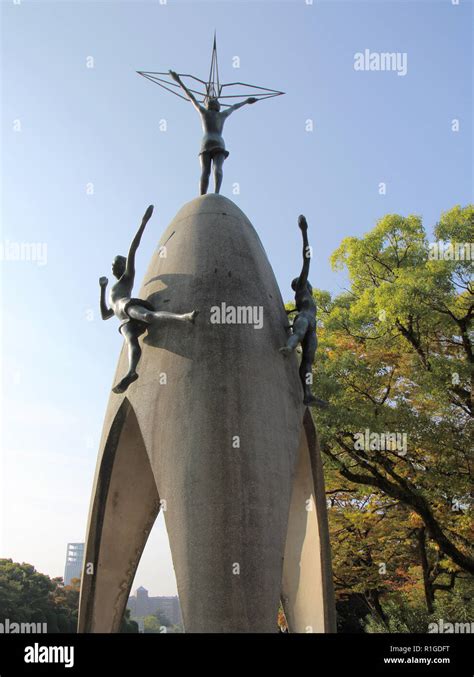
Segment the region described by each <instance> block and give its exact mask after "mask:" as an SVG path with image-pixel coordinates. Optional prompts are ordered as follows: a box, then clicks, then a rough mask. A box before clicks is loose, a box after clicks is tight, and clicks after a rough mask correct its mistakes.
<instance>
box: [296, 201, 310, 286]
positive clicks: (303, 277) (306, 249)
mask: <svg viewBox="0 0 474 677" xmlns="http://www.w3.org/2000/svg"><path fill="white" fill-rule="evenodd" d="M298 227H299V229H300V230H301V234H302V236H303V267H302V269H301V273H300V276H299V278H298V282H297V289H304V288H305V287H306V284H307V282H308V275H309V266H310V263H311V249H310V246H309V241H308V223H307V221H306V217H304V216H303V214H300V216H299V217H298Z"/></svg>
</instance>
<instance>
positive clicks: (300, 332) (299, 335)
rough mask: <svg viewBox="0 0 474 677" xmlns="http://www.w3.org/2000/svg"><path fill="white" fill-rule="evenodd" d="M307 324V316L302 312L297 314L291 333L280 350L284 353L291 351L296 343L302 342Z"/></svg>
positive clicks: (287, 353)
mask: <svg viewBox="0 0 474 677" xmlns="http://www.w3.org/2000/svg"><path fill="white" fill-rule="evenodd" d="M308 326H309V323H308V320H307V318H306V317H305V316H304V315H303V314H300V315H297V316H296V318H295V321H294V322H293V333H292V335H291V336H290V337H289V339H288V341H287V342H286V346H284V347H283V348H280V352H281V353H283V354H284V355H289V354H290V353H292V352H293V350H295V348H296V346H297V345H298V343H302V342H303V340H304V337H305V336H306V332H307V331H308Z"/></svg>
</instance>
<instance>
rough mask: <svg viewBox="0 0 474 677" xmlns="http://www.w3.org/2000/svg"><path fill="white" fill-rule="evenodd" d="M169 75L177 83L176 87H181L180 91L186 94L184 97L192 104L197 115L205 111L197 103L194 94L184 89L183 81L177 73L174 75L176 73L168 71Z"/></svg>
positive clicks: (186, 88)
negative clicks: (197, 112)
mask: <svg viewBox="0 0 474 677" xmlns="http://www.w3.org/2000/svg"><path fill="white" fill-rule="evenodd" d="M169 74H170V75H171V77H172V78H173V80H174V81H175V82H177V83H178V85H179V86H180V87H181V89H182V90H183V92H184V93H185V94H186V96H187V97H188V99H189V100H190V101H191V103H192V104H193V106H194V108H195V109H196V110H197V111H199V113H202V112H204V111H205V108H204V107H203V106H201V104H200V103H199V101H198V100H197V99H196V97H195V96H194V94H193V93H192V91H191V90H190V89H189V88H188V87H186V85H185V84H184V82H183V81H182V80H181V78H180V77H179V75H178V73H176V71H172V70H170V71H169Z"/></svg>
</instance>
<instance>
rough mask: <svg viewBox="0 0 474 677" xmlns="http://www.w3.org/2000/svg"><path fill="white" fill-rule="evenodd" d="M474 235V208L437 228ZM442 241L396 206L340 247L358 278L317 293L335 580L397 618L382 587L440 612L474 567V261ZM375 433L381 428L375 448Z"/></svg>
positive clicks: (448, 236)
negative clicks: (436, 252) (435, 252)
mask: <svg viewBox="0 0 474 677" xmlns="http://www.w3.org/2000/svg"><path fill="white" fill-rule="evenodd" d="M473 233H474V207H473V206H472V205H469V206H467V207H465V208H461V207H455V208H454V209H452V210H451V211H449V212H447V213H445V214H443V215H442V217H441V219H440V221H439V223H438V224H437V225H436V227H435V229H434V236H435V239H436V240H438V239H440V240H444V241H448V240H449V241H455V242H470V241H471V240H472V234H473ZM429 251H430V250H429V246H428V238H427V235H426V232H425V230H424V228H423V225H422V222H421V219H420V218H419V217H416V216H410V217H402V216H398V215H388V216H386V217H384V218H383V219H381V220H380V221H379V222H378V223H377V225H376V226H375V228H374V229H373V230H372V231H370V232H369V233H367V234H366V235H365V236H363V237H361V238H346V239H345V240H344V241H343V242H342V244H341V246H340V247H339V248H338V250H337V251H336V252H335V254H334V255H333V259H332V260H333V264H334V265H335V266H336V267H338V268H346V269H347V271H348V273H349V279H350V288H349V289H348V290H347V291H346V292H344V293H342V294H340V295H338V296H336V297H335V298H332V297H331V295H330V294H328V293H327V292H321V291H315V297H316V300H317V303H318V309H319V310H318V321H319V329H318V334H319V349H318V353H317V357H316V361H315V365H314V381H315V384H316V386H315V387H316V389H317V395H318V397H321V398H323V399H326V400H328V401H329V402H330V403H331V406H330V407H329V408H328V409H326V410H315V413H314V416H315V418H316V422H317V426H318V431H319V435H320V443H321V449H322V451H323V454H324V457H325V473H326V483H327V490H328V498H329V501H330V503H329V505H330V509H329V517H330V528H331V538H332V543H333V551H334V561H335V567H334V568H335V576H336V579H335V581H336V588H337V589H338V590H339V592H340V594H341V595H342V594H345V595H350V594H354V593H355V594H358V595H360V596H361V597H362V599H363V600H364V602H365V603H366V605H367V608H370V611H371V613H372V617H373V618H374V619H375V621H374V622H379V623H382V625H384V627H385V628H387V623H388V620H387V617H386V614H385V613H384V610H383V608H382V605H381V603H380V599H381V597H383V596H385V597H386V598H387V596H390V595H395V594H401V595H403V594H404V591H405V594H406V591H407V590H408V589H410V587H411V588H412V589H415V588H416V589H417V590H420V591H421V594H422V596H423V597H424V604H425V607H426V609H425V614H429V613H432V612H434V609H435V607H436V598H437V596H438V597H439V595H443V596H445V595H446V594H448V595H449V594H450V593H453V590H454V588H455V586H456V582H457V581H459V580H460V579H463V580H465V577H466V576H467V575H468V574H471V575H472V573H474V557H473V553H472V547H471V543H472V519H471V517H470V513H469V510H470V507H471V498H470V491H471V488H472V419H473V401H472V392H473V376H474V374H473V369H474V363H473V350H472V341H473V329H472V319H473V315H474V289H473V284H472V272H473V262H472V260H451V259H450V258H449V257H448V259H447V260H446V259H442V260H432V259H430V257H429ZM366 430H368V431H369V433H377V434H378V437H377V436H372V437H369V444H368V445H367V444H365V435H364V437H362V436H361V433H364V432H365V431H366ZM385 433H390V434H391V437H389V438H387V439H385V440H384V437H383V436H382V435H383V434H385ZM397 435H398V437H397ZM361 437H362V441H361ZM373 438H375V439H373ZM381 564H382V565H385V566H382V567H381V566H380V565H381ZM379 570H380V571H381V572H384V573H380V571H379ZM463 585H467V583H466V582H463Z"/></svg>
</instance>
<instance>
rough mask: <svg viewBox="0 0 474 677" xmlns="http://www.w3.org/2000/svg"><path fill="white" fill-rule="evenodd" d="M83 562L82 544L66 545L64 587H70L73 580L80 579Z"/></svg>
mask: <svg viewBox="0 0 474 677" xmlns="http://www.w3.org/2000/svg"><path fill="white" fill-rule="evenodd" d="M83 561H84V543H68V544H67V552H66V566H65V568H64V585H70V583H71V580H72V579H73V578H81V575H82V563H83Z"/></svg>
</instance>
